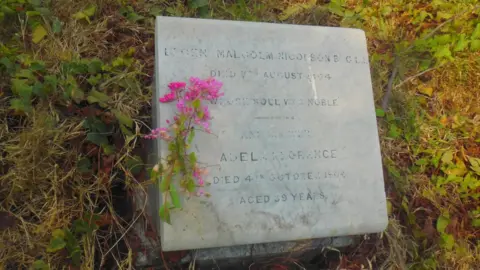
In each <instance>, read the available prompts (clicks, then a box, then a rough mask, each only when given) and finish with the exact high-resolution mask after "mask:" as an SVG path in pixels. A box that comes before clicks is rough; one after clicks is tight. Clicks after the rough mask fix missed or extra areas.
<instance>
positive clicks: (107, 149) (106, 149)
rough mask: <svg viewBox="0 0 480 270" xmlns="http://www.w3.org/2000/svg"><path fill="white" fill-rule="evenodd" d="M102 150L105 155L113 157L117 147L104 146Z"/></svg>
mask: <svg viewBox="0 0 480 270" xmlns="http://www.w3.org/2000/svg"><path fill="white" fill-rule="evenodd" d="M102 149H103V153H104V154H105V155H113V154H115V147H114V146H113V145H110V144H102Z"/></svg>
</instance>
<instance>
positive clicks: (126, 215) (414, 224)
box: [0, 0, 480, 269]
mask: <svg viewBox="0 0 480 270" xmlns="http://www.w3.org/2000/svg"><path fill="white" fill-rule="evenodd" d="M49 2H50V1H21V0H16V1H8V4H6V1H0V6H1V7H2V8H1V9H0V10H1V11H0V12H2V13H0V16H2V15H3V17H4V20H3V22H2V23H1V24H0V78H1V79H0V127H1V128H0V152H1V155H0V237H1V240H0V268H6V269H22V268H30V267H33V268H35V269H49V268H51V269H57V268H62V267H64V268H65V267H71V268H74V269H77V268H79V269H92V268H101V267H103V268H108V269H110V268H114V267H118V268H121V269H123V268H131V267H132V265H133V264H134V261H135V252H137V251H138V250H140V249H141V247H140V246H139V241H138V240H136V239H138V238H136V237H135V235H134V234H133V233H132V232H131V230H130V229H131V225H132V224H133V222H134V221H138V220H139V219H145V220H147V219H148V217H145V214H144V213H143V212H142V211H139V212H135V213H132V212H131V211H128V209H131V208H132V205H134V204H135V203H136V202H135V200H133V199H131V198H133V196H132V194H133V192H134V191H135V190H144V187H145V186H146V185H148V184H149V183H148V182H147V181H146V177H145V174H146V173H145V169H146V168H148V167H149V165H148V164H143V163H144V162H142V161H141V159H140V157H144V156H146V153H144V151H145V150H144V149H145V148H146V146H145V145H144V142H143V140H142V139H141V138H140V135H141V134H144V133H147V132H148V130H149V128H148V126H149V122H150V100H151V83H152V76H153V63H154V40H153V27H154V24H153V22H154V17H153V16H155V15H165V16H185V17H206V18H215V19H231V20H246V21H267V22H277V23H295V24H309V25H327V26H343V27H357V28H362V29H364V30H365V31H366V33H367V37H368V46H369V53H370V56H371V58H370V65H371V69H372V76H373V78H372V79H373V86H374V94H375V100H376V104H377V114H378V119H377V120H378V127H379V134H380V138H381V146H382V156H383V163H384V168H385V181H386V187H387V195H388V199H389V215H390V224H389V227H388V228H387V230H386V231H385V232H383V233H382V234H379V235H373V236H370V237H369V238H365V240H364V241H363V242H362V243H361V244H359V245H358V246H356V247H355V248H353V249H352V250H350V251H348V252H345V253H341V254H339V258H338V260H335V262H336V265H330V267H338V268H343V269H360V268H371V269H475V267H476V266H477V265H480V246H479V242H478V239H480V207H479V205H480V202H479V198H480V184H479V182H480V160H479V158H480V135H479V124H480V103H479V102H477V101H478V100H480V97H479V95H480V91H479V90H480V61H479V59H480V52H479V51H480V18H479V15H480V8H479V5H480V3H479V2H478V1H476V0H475V1H474V0H469V1H460V0H458V1H438V0H437V1H431V2H425V1H406V0H375V1H341V0H332V1H307V0H304V1H302V0H290V1H280V0H279V1H273V0H270V1H255V0H253V1H242V0H238V1H220V0H211V1H208V3H207V2H206V1H173V0H172V1H160V2H157V1H115V0H88V1H71V0H62V1H52V3H51V4H49ZM327 2H329V3H327ZM39 26H41V28H39ZM394 70H395V71H396V72H395V74H396V75H395V76H392V74H393V71H394ZM389 81H391V87H389V86H388V85H389ZM386 92H391V95H390V97H389V98H388V100H385V96H386V95H385V93H386ZM382 103H383V104H382ZM382 105H386V106H384V108H382ZM152 237H153V238H155V237H156V236H155V235H152ZM269 263H270V262H269ZM269 265H270V266H271V267H277V268H288V267H290V268H292V267H298V264H297V263H295V264H291V262H282V261H276V262H273V263H270V264H269ZM272 265H274V266H272ZM270 266H265V267H267V268H268V267H270Z"/></svg>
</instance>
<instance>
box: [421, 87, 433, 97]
mask: <svg viewBox="0 0 480 270" xmlns="http://www.w3.org/2000/svg"><path fill="white" fill-rule="evenodd" d="M418 92H420V93H422V94H424V95H427V96H429V97H431V96H432V94H433V88H432V87H423V86H422V87H420V88H418Z"/></svg>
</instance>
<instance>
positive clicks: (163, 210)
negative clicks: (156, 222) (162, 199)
mask: <svg viewBox="0 0 480 270" xmlns="http://www.w3.org/2000/svg"><path fill="white" fill-rule="evenodd" d="M158 213H159V215H160V218H161V219H162V220H163V221H164V222H166V223H168V224H171V221H170V210H169V209H168V207H167V206H166V205H165V204H162V206H160V209H159V211H158Z"/></svg>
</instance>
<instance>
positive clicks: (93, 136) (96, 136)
mask: <svg viewBox="0 0 480 270" xmlns="http://www.w3.org/2000/svg"><path fill="white" fill-rule="evenodd" d="M87 141H89V142H92V143H94V144H96V145H98V146H102V145H103V144H108V138H107V136H106V135H103V134H100V133H94V132H89V133H88V134H87Z"/></svg>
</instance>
